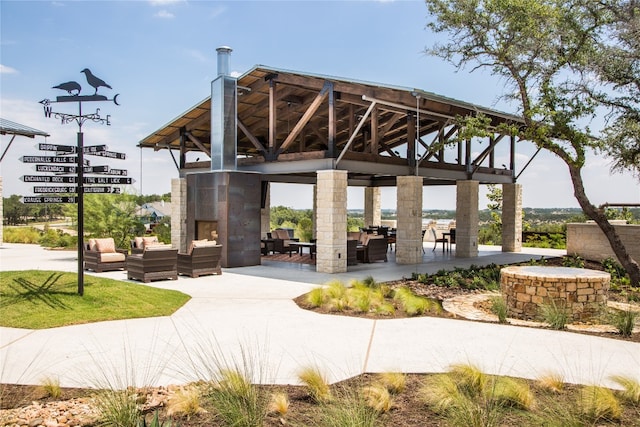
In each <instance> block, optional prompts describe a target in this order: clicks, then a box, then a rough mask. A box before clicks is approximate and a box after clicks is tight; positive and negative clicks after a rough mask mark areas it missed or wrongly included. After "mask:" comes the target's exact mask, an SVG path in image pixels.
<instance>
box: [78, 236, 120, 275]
mask: <svg viewBox="0 0 640 427" xmlns="http://www.w3.org/2000/svg"><path fill="white" fill-rule="evenodd" d="M127 253H128V251H127V250H126V249H118V248H116V245H115V242H114V241H113V239H112V238H111V237H108V238H104V239H89V241H88V242H87V243H86V244H85V246H84V254H83V259H84V269H85V270H93V271H95V272H96V273H102V272H103V271H111V270H122V269H124V268H125V263H126V260H127Z"/></svg>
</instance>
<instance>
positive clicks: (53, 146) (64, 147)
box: [37, 144, 76, 154]
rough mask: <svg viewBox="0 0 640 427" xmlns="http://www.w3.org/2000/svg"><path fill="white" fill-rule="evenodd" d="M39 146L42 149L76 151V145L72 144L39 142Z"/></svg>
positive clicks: (71, 152) (61, 151) (70, 152)
mask: <svg viewBox="0 0 640 427" xmlns="http://www.w3.org/2000/svg"><path fill="white" fill-rule="evenodd" d="M37 147H38V150H40V151H58V152H60V153H69V154H73V153H75V152H76V147H74V146H72V145H56V144H38V146H37Z"/></svg>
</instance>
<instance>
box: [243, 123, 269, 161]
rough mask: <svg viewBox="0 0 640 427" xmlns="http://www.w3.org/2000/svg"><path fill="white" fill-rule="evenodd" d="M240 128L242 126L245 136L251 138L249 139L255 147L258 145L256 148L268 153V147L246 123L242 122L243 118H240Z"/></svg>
mask: <svg viewBox="0 0 640 427" xmlns="http://www.w3.org/2000/svg"><path fill="white" fill-rule="evenodd" d="M238 128H240V130H241V131H242V133H244V134H245V136H246V137H247V138H248V139H249V141H250V142H251V143H252V144H253V146H254V147H256V149H257V150H258V151H259V152H261V153H263V154H264V153H266V151H267V149H266V148H265V146H264V145H262V144H261V143H260V141H258V138H256V137H255V136H254V135H253V134H252V133H251V131H250V130H249V129H247V127H246V126H245V124H244V123H242V120H240V119H238Z"/></svg>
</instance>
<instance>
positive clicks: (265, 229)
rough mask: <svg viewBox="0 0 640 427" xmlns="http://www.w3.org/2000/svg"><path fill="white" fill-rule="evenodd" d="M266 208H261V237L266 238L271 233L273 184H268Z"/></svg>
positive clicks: (265, 200)
mask: <svg viewBox="0 0 640 427" xmlns="http://www.w3.org/2000/svg"><path fill="white" fill-rule="evenodd" d="M266 191H267V194H266V196H265V199H264V207H261V208H260V236H261V238H266V237H267V233H269V232H270V231H271V184H267V190H266Z"/></svg>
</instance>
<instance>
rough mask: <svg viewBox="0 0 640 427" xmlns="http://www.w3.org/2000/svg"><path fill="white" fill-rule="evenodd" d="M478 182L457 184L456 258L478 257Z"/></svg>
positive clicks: (459, 182) (460, 182) (458, 182)
mask: <svg viewBox="0 0 640 427" xmlns="http://www.w3.org/2000/svg"><path fill="white" fill-rule="evenodd" d="M478 189H479V182H478V181H457V183H456V257H458V258H472V257H477V256H478V228H479V225H478V223H479V219H480V218H479V215H478Z"/></svg>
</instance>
